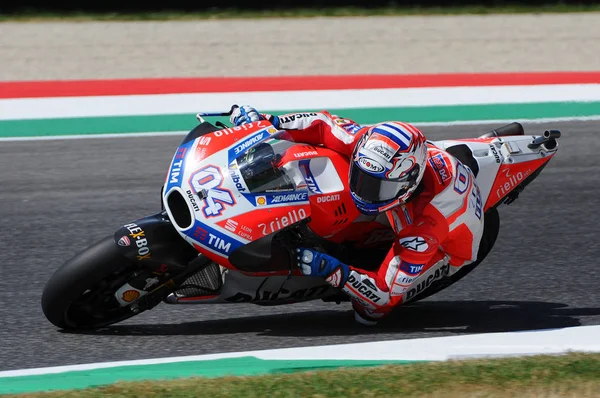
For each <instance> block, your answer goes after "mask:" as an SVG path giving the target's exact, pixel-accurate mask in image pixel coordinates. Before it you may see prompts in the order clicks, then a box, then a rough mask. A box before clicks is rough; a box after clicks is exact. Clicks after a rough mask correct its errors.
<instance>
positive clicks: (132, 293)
mask: <svg viewBox="0 0 600 398" xmlns="http://www.w3.org/2000/svg"><path fill="white" fill-rule="evenodd" d="M139 297H140V292H138V291H137V290H127V291H125V292H124V293H123V301H126V302H128V303H131V302H132V301H133V300H135V299H137V298H139Z"/></svg>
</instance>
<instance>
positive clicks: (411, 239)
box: [400, 236, 429, 253]
mask: <svg viewBox="0 0 600 398" xmlns="http://www.w3.org/2000/svg"><path fill="white" fill-rule="evenodd" d="M400 244H401V245H402V247H405V248H407V249H410V250H414V251H416V252H419V253H422V252H425V251H427V249H429V245H428V244H427V242H426V241H425V239H423V238H421V237H420V236H408V237H406V238H401V239H400Z"/></svg>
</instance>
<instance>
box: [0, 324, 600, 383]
mask: <svg viewBox="0 0 600 398" xmlns="http://www.w3.org/2000/svg"><path fill="white" fill-rule="evenodd" d="M568 352H600V326H579V327H571V328H564V329H552V330H542V331H527V332H510V333H484V334H474V335H462V336H448V337H434V338H419V339H407V340H395V341H378V342H372V343H359V344H338V345H330V346H316V347H298V348H283V349H276V350H260V351H246V352H234V353H226V354H209V355H193V356H182V357H172V358H155V359H142V360H135V361H119V362H101V363H90V364H83V365H69V366H56V367H47V368H35V369H20V370H9V371H3V372H0V378H4V377H17V376H32V375H42V374H56V373H63V372H69V371H81V370H92V369H106V368H113V367H119V366H136V365H156V364H168V363H174V362H191V361H206V360H213V359H224V358H239V357H248V356H253V357H256V358H259V359H264V360H288V361H289V360H363V361H364V360H370V361H384V360H389V361H403V360H404V361H445V360H449V359H457V358H463V359H464V358H482V357H488V358H492V357H504V356H515V355H539V354H565V353H568Z"/></svg>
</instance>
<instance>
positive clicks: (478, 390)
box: [19, 347, 600, 398]
mask: <svg viewBox="0 0 600 398" xmlns="http://www.w3.org/2000/svg"><path fill="white" fill-rule="evenodd" d="M423 349H426V347H423ZM22 396H23V395H19V397H22ZM26 396H28V397H36V398H38V397H45V398H58V397H67V398H68V397H107V396H108V397H185V398H192V397H211V398H213V397H232V398H233V397H261V398H264V397H403V398H404V397H414V396H419V397H440V398H441V397H444V398H458V397H461V398H462V397H562V396H565V397H567V396H569V397H586V398H587V397H589V398H592V397H595V398H596V397H599V396H600V354H569V355H562V356H535V357H522V358H510V359H495V360H471V361H460V362H459V361H449V362H437V363H418V364H411V365H393V366H383V367H374V368H358V369H357V368H348V369H341V370H337V371H319V372H304V373H295V374H280V375H269V376H259V377H227V378H216V379H202V378H191V379H179V380H173V381H164V382H138V383H118V384H115V385H111V386H106V387H102V388H93V389H86V390H79V391H60V392H54V393H43V394H30V395H26Z"/></svg>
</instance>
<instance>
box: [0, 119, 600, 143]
mask: <svg viewBox="0 0 600 398" xmlns="http://www.w3.org/2000/svg"><path fill="white" fill-rule="evenodd" d="M598 120H600V115H598V116H568V117H556V118H541V119H497V120H456V121H451V122H422V123H421V122H415V123H413V124H414V125H415V126H424V127H427V126H432V127H435V126H471V125H482V126H486V125H493V124H495V125H498V126H496V127H500V126H501V125H502V123H504V124H507V123H512V122H519V123H531V124H541V123H554V122H588V121H590V122H591V121H598ZM409 122H410V121H409ZM485 132H486V131H482V132H481V134H483V133H485ZM187 133H189V131H187V130H185V131H159V132H148V133H106V134H76V135H56V136H54V135H47V136H46V135H44V136H39V137H0V142H13V141H54V140H85V139H105V138H136V137H137V138H140V137H142V138H143V137H167V136H178V135H185V134H187Z"/></svg>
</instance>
